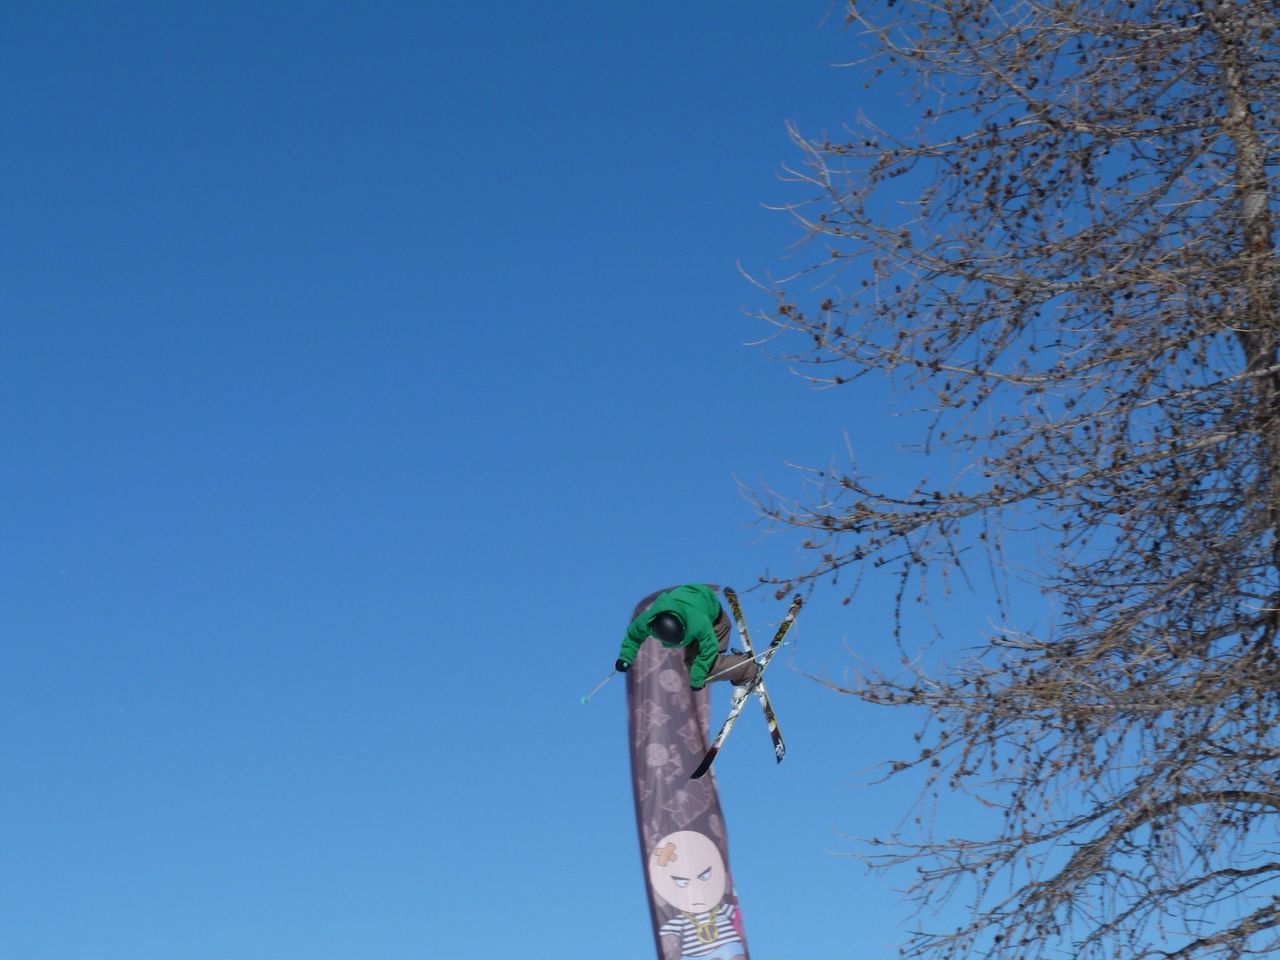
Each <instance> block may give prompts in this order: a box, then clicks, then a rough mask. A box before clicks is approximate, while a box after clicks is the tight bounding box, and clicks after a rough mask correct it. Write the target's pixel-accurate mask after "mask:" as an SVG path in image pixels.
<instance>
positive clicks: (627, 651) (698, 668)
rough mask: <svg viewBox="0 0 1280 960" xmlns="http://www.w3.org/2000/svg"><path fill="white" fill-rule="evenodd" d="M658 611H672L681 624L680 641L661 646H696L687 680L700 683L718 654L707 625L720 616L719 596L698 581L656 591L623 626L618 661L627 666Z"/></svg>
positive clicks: (710, 628) (694, 684)
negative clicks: (638, 612) (624, 628)
mask: <svg viewBox="0 0 1280 960" xmlns="http://www.w3.org/2000/svg"><path fill="white" fill-rule="evenodd" d="M659 613H674V614H675V615H676V616H677V617H679V618H680V621H681V622H682V623H683V624H684V643H683V644H666V643H664V644H663V646H664V647H666V646H683V647H689V646H694V647H695V648H696V649H697V651H698V653H697V656H696V657H695V658H694V660H693V663H691V664H690V665H689V683H691V684H692V685H693V686H695V687H700V686H702V685H703V684H704V683H706V680H707V672H708V671H709V670H710V669H711V665H712V664H713V663H715V662H716V657H717V656H718V655H719V653H720V640H719V639H718V638H717V637H716V632H715V630H714V629H713V628H712V626H711V625H712V624H713V623H714V622H715V619H716V617H717V616H719V615H720V598H719V597H718V596H716V592H715V591H714V590H712V589H711V588H710V587H708V586H706V585H705V584H701V583H687V584H685V585H684V586H682V587H672V588H671V589H670V590H668V591H666V592H665V593H660V594H658V596H657V597H656V598H655V599H654V601H653V603H651V604H649V606H647V607H646V608H645V609H644V610H643V612H641V614H640V616H638V617H636V618H635V619H634V620H632V621H631V625H630V626H629V627H627V634H626V636H625V637H623V638H622V649H621V650H620V651H619V652H618V659H619V660H621V661H623V662H624V663H626V664H627V665H628V666H630V664H631V663H632V661H634V660H635V658H636V653H637V652H638V651H639V649H640V644H642V643H644V642H645V640H647V639H648V638H649V637H650V636H651V634H650V631H649V623H650V621H651V620H653V618H654V617H655V616H656V615H657V614H659Z"/></svg>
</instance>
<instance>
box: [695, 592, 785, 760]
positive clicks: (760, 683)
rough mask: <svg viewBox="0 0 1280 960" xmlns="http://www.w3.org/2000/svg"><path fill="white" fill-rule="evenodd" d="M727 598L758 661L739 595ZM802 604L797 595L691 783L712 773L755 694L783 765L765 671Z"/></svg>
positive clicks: (748, 648)
mask: <svg viewBox="0 0 1280 960" xmlns="http://www.w3.org/2000/svg"><path fill="white" fill-rule="evenodd" d="M724 595H725V597H726V598H728V600H729V609H730V610H731V611H733V619H734V621H735V622H736V623H737V625H738V636H740V637H741V638H742V645H743V646H744V647H746V652H747V653H749V654H751V658H752V659H753V660H754V659H756V652H755V650H754V649H753V648H752V646H751V638H750V637H749V636H747V621H746V620H745V619H744V618H743V616H742V607H741V605H740V604H739V603H738V595H737V594H736V593H734V592H733V589H732V588H731V587H725V588H724ZM803 602H804V598H803V597H801V596H799V595H798V594H797V595H796V598H795V599H794V600H792V601H791V609H789V610H788V611H787V615H786V616H785V617H784V618H783V620H782V623H781V624H779V625H778V632H777V633H775V634H774V635H773V641H772V642H771V643H770V644H769V646H768V647H766V648H765V651H764V654H763V656H761V657H760V658H759V663H760V666H759V669H758V670H757V671H756V679H755V682H754V683H753V684H751V686H750V688H749V689H748V692H747V694H746V696H743V697H739V698H738V699H736V700H735V701H734V702H733V705H732V706H731V707H730V708H729V716H727V717H726V718H725V721H724V724H723V725H722V726H721V727H720V732H719V733H717V734H716V738H715V740H713V741H712V743H711V748H710V749H709V750H707V755H706V756H705V757H703V758H702V762H701V763H700V764H698V769H696V770H694V771H693V773H692V775H691V776H690V779H691V780H697V779H698V778H699V777H701V776H702V775H703V774H705V773H706V772H707V771H708V770H710V769H711V764H712V763H713V762H714V761H715V759H716V754H717V753H719V752H720V747H721V746H723V745H724V741H725V738H726V737H728V736H729V731H730V730H732V729H733V723H734V721H735V720H737V719H738V714H740V713H741V712H742V705H743V704H744V703H746V702H747V700H748V699H749V698H750V696H751V694H753V693H754V694H759V696H760V706H761V707H762V708H763V709H764V719H765V723H767V724H768V725H769V736H771V737H772V738H773V755H774V756H775V757H776V758H777V760H778V763H781V762H782V758H783V757H784V756H786V753H787V747H786V744H784V743H783V742H782V733H781V732H780V731H779V730H778V718H777V717H776V716H774V713H773V704H772V703H770V702H769V693H768V691H766V690H765V688H764V668H765V667H767V666H768V665H769V661H770V660H772V659H773V655H774V654H775V653H777V652H778V647H780V646H782V638H783V637H785V636H786V635H787V631H788V630H790V629H791V624H792V623H793V622H794V621H795V619H796V614H797V613H798V612H799V611H800V605H801V604H802V603H803Z"/></svg>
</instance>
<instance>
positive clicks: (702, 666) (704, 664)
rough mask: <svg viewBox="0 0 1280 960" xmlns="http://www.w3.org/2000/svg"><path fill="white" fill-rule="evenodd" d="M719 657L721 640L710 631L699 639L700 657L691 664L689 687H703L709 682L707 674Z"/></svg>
mask: <svg viewBox="0 0 1280 960" xmlns="http://www.w3.org/2000/svg"><path fill="white" fill-rule="evenodd" d="M719 655H720V640H719V639H718V638H717V637H716V635H715V633H714V631H711V630H708V631H707V632H706V633H704V634H702V635H701V636H700V637H698V655H697V657H695V658H694V661H693V663H691V664H689V685H690V686H691V687H701V686H703V685H704V684H705V683H706V682H707V674H708V673H709V672H710V670H711V666H712V664H714V663H715V662H716V657H718V656H719Z"/></svg>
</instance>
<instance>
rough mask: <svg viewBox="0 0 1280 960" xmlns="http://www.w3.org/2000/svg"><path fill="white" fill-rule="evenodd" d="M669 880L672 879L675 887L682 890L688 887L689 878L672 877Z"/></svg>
mask: <svg viewBox="0 0 1280 960" xmlns="http://www.w3.org/2000/svg"><path fill="white" fill-rule="evenodd" d="M671 879H672V880H674V881H675V882H676V886H677V887H681V888H684V887H687V886H688V885H689V878H688V877H672V878H671Z"/></svg>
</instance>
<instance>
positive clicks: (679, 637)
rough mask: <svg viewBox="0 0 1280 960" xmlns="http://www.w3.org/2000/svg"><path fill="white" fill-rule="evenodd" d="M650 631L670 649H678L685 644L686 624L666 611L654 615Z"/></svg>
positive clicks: (650, 622)
mask: <svg viewBox="0 0 1280 960" xmlns="http://www.w3.org/2000/svg"><path fill="white" fill-rule="evenodd" d="M649 629H650V630H651V631H652V632H653V635H654V636H655V637H657V638H658V639H659V640H661V641H662V642H663V643H664V644H666V645H667V646H668V647H678V646H680V644H682V643H684V624H683V623H681V622H680V618H679V617H677V616H676V615H675V614H674V613H669V612H667V611H666V610H664V611H662V612H661V613H656V614H654V616H653V619H652V620H650V621H649Z"/></svg>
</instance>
